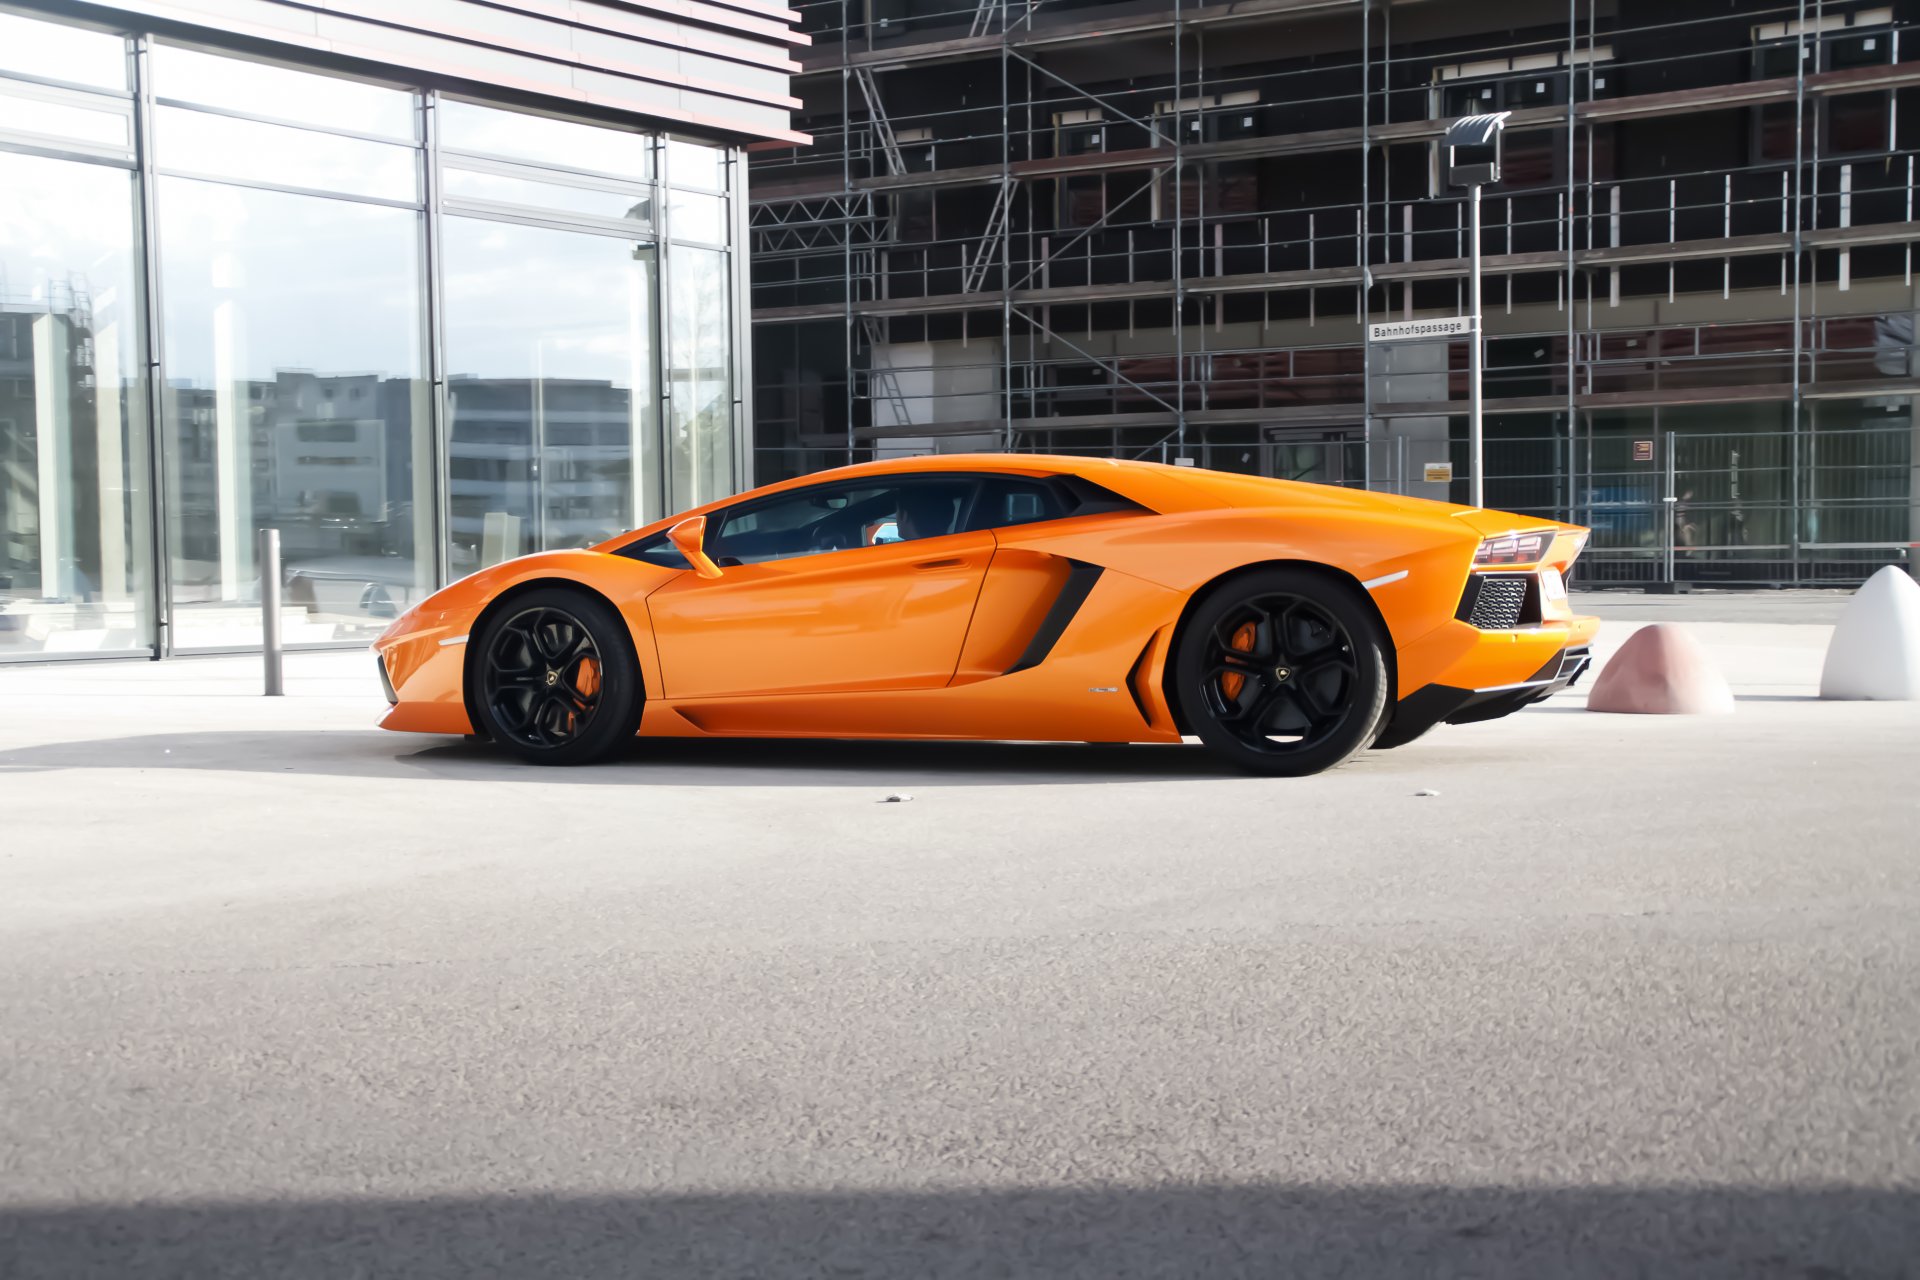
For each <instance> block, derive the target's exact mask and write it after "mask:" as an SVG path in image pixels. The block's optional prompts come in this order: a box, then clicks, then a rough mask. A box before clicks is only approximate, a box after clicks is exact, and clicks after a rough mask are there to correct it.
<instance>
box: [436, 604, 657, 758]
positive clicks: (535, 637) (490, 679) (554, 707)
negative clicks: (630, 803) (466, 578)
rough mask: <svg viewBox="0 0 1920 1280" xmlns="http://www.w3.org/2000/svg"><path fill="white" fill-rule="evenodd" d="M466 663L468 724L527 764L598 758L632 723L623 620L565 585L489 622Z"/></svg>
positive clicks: (635, 670)
mask: <svg viewBox="0 0 1920 1280" xmlns="http://www.w3.org/2000/svg"><path fill="white" fill-rule="evenodd" d="M477 639H478V641H479V643H478V645H477V647H476V648H475V649H474V651H473V653H472V654H471V655H470V657H469V660H468V682H469V690H470V693H471V697H470V705H471V706H472V707H473V710H474V713H475V718H476V720H477V721H478V723H477V724H476V726H475V727H476V728H478V729H480V730H481V731H482V732H484V733H485V734H486V735H487V736H488V737H490V738H492V739H493V740H494V741H495V742H496V743H498V744H500V745H501V746H502V747H505V748H506V749H507V750H508V751H511V752H512V753H513V754H514V755H517V756H519V757H520V758H521V759H523V760H527V761H531V762H532V763H535V764H584V763H587V762H588V761H592V760H598V759H602V758H604V757H605V756H606V755H608V754H609V753H610V752H611V751H613V750H614V748H615V747H617V746H618V745H619V744H620V743H621V742H622V741H623V740H624V739H626V738H629V737H631V736H632V735H633V733H634V730H635V729H636V728H637V727H638V725H639V712H640V701H641V698H640V671H639V663H638V662H637V661H636V660H635V658H634V656H633V649H632V644H631V641H630V640H629V638H628V637H627V634H626V624H625V623H624V622H622V621H621V619H620V618H619V617H618V615H616V614H615V613H614V612H613V611H612V610H611V609H609V608H607V606H606V605H604V604H602V603H601V602H599V601H598V600H595V599H593V598H592V597H591V596H588V595H585V594H584V593H581V592H577V591H572V590H569V589H567V588H563V587H553V588H547V587H543V588H541V589H539V590H537V591H532V592H529V593H527V594H526V595H524V596H520V597H517V598H515V599H513V600H511V601H509V602H508V604H507V605H506V606H505V607H504V608H501V609H499V610H497V611H496V612H495V613H494V615H493V616H492V617H491V618H490V619H488V621H487V623H486V625H485V627H484V628H483V629H482V633H481V635H480V636H479V637H477Z"/></svg>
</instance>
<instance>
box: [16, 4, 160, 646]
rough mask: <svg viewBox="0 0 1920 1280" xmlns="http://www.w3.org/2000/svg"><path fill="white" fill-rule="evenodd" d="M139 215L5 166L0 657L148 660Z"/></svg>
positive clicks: (113, 190) (91, 173)
mask: <svg viewBox="0 0 1920 1280" xmlns="http://www.w3.org/2000/svg"><path fill="white" fill-rule="evenodd" d="M0 36H4V32H0ZM134 208H135V200H134V185H133V175H132V174H131V173H128V172H127V171H126V170H123V169H115V168H108V167H106V166H103V165H91V164H75V163H70V162H67V161H61V160H43V159H40V158H37V157H34V156H23V155H13V154H9V153H5V152H0V657H7V656H12V655H16V654H21V653H41V652H72V651H97V650H127V649H144V648H147V647H149V646H150V644H151V640H152V623H151V614H150V609H151V599H152V593H151V589H150V585H149V583H148V582H147V574H146V563H147V560H146V555H145V553H144V551H143V548H144V546H145V542H146V539H145V538H144V537H143V536H142V531H143V530H144V529H145V527H146V519H147V517H146V504H145V485H144V484H143V482H142V478H143V476H144V473H145V463H144V461H143V458H144V454H143V453H141V452H140V442H141V441H142V439H143V432H142V429H141V418H142V413H143V409H142V404H141V401H140V399H139V386H140V382H139V377H140V352H141V345H142V338H141V333H140V294H139V284H138V280H139V275H138V270H137V267H136V259H135V256H134V253H135V239H134V225H135V223H134Z"/></svg>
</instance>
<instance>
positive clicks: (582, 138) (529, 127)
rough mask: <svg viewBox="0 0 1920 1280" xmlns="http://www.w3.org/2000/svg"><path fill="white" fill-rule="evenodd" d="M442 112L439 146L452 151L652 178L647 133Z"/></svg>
mask: <svg viewBox="0 0 1920 1280" xmlns="http://www.w3.org/2000/svg"><path fill="white" fill-rule="evenodd" d="M438 110H439V113H440V145H441V146H443V147H446V148H448V149H450V150H454V151H472V152H476V153H478V154H481V155H492V156H507V157H510V158H513V159H518V160H529V161H532V162H533V163H535V164H542V165H546V166H547V167H548V168H553V169H588V170H592V171H594V172H597V173H612V174H618V175H620V176H622V177H629V178H636V179H646V178H650V177H652V176H653V149H652V146H651V142H652V139H651V138H649V136H648V135H646V134H644V133H629V132H627V131H626V130H623V129H606V128H602V127H600V126H599V125H592V124H581V123H579V122H577V121H573V120H555V119H553V118H552V117H551V116H536V115H528V114H527V113H526V112H524V111H502V110H500V109H498V108H495V107H481V106H475V105H474V104H473V103H471V102H455V101H452V100H450V99H443V100H442V101H441V103H440V106H439V108H438Z"/></svg>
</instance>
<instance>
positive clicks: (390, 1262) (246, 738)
mask: <svg viewBox="0 0 1920 1280" xmlns="http://www.w3.org/2000/svg"><path fill="white" fill-rule="evenodd" d="M1691 599H1694V600H1695V601H1696V605H1695V607H1696V608H1697V607H1698V604H1697V600H1698V598H1697V597H1693V598H1691ZM1623 600H1624V601H1627V604H1628V605H1629V606H1630V605H1631V604H1633V603H1635V601H1631V600H1627V598H1626V597H1624V596H1621V597H1614V596H1612V595H1611V594H1610V595H1609V596H1608V597H1606V598H1605V599H1604V600H1603V606H1605V607H1603V609H1602V610H1601V611H1602V612H1603V613H1605V614H1607V615H1609V622H1608V625H1607V627H1606V629H1605V631H1604V632H1603V635H1602V649H1603V655H1604V653H1605V652H1609V651H1611V649H1612V648H1613V647H1614V646H1616V645H1617V644H1618V643H1619V641H1620V639H1621V638H1623V637H1624V635H1625V634H1627V633H1628V632H1629V631H1630V630H1631V629H1632V626H1633V625H1634V621H1633V619H1631V618H1621V617H1620V616H1619V615H1618V613H1617V612H1616V610H1615V609H1614V608H1613V607H1612V605H1613V604H1616V603H1619V602H1620V601H1623ZM1727 603H1728V607H1729V608H1732V609H1734V612H1735V614H1736V616H1737V615H1738V614H1739V613H1740V611H1744V610H1746V609H1748V608H1749V607H1751V606H1750V605H1749V604H1748V603H1745V602H1734V601H1729V602H1727ZM1736 606H1737V608H1736ZM1657 607H1658V606H1654V608H1657ZM1763 607H1769V608H1774V609H1776V610H1777V609H1779V608H1781V604H1780V602H1779V601H1777V600H1776V601H1775V602H1774V603H1773V604H1772V605H1770V606H1763ZM1637 612H1641V613H1651V612H1653V609H1643V610H1637ZM1655 616H1662V615H1658V614H1656V615H1655ZM1768 616H1769V617H1780V616H1783V615H1781V614H1779V613H1774V614H1770V615H1768ZM1785 616H1792V615H1791V614H1788V615H1785ZM1688 625H1690V626H1691V627H1692V628H1693V629H1694V631H1695V633H1696V635H1698V636H1699V637H1700V638H1701V639H1702V641H1703V642H1704V643H1705V644H1707V646H1708V647H1709V650H1710V651H1711V652H1712V653H1713V655H1714V656H1715V658H1716V660H1717V661H1718V662H1719V664H1720V665H1721V667H1722V669H1723V670H1724V671H1725V672H1726V673H1727V674H1728V676H1729V678H1730V679H1731V681H1732V682H1733V684H1734V687H1735V691H1736V693H1737V694H1738V696H1739V699H1740V701H1739V705H1738V710H1737V712H1736V713H1735V714H1734V715H1732V716H1728V717H1714V718H1700V719H1691V718H1666V717H1659V718H1649V717H1621V716H1605V715H1599V714H1593V713H1589V712H1586V711H1585V710H1584V709H1583V695H1582V693H1581V691H1579V690H1576V691H1573V692H1572V693H1569V694H1566V695H1561V696H1558V697H1556V698H1554V699H1553V700H1551V701H1550V702H1548V703H1547V704H1545V705H1543V706H1540V707H1537V708H1533V709H1530V710H1528V711H1526V712H1523V713H1521V714H1520V715H1517V716H1514V717H1511V718H1509V719H1507V720H1505V721H1501V722H1497V723H1493V724H1486V725H1473V726H1459V727H1443V728H1442V729H1440V730H1436V731H1435V732H1434V733H1433V734H1431V735H1429V736H1428V737H1427V738H1424V739H1422V740H1421V741H1420V742H1417V743H1415V744H1413V745H1411V746H1408V747H1405V748H1402V749H1400V750H1398V751H1394V752H1384V753H1377V754H1371V755H1367V756H1363V757H1362V758H1360V759H1359V760H1357V761H1356V762H1354V763H1353V764H1352V765H1350V766H1348V767H1346V768H1344V769H1341V770H1339V771H1336V772H1334V773H1331V774H1327V775H1323V776H1320V777H1316V778H1311V779H1302V780H1292V781H1274V780H1255V779H1248V778H1243V777H1236V776H1231V775H1225V774H1222V773H1221V772H1220V771H1219V770H1218V768H1217V767H1216V766H1215V765H1214V764H1213V762H1212V760H1211V758H1210V757H1209V756H1207V755H1206V754H1205V753H1204V751H1202V750H1201V749H1199V748H1197V747H1144V746H1143V747H1085V746H1050V745H1035V744H953V743H946V744H942V743H928V744H860V743H766V742H741V743H727V742H704V743H651V744H649V743H640V744H636V745H635V747H634V749H633V750H632V751H631V752H630V753H629V754H628V755H627V756H625V757H624V758H623V759H621V760H619V761H617V762H614V763H611V764H608V765H605V766H600V767H596V768H591V769H584V770H576V771H567V772H556V771H547V770H538V769H531V768H527V767H523V766H519V765H515V764H512V763H508V762H507V761H505V760H503V759H502V758H500V757H499V756H497V755H495V754H494V753H493V752H491V751H490V750H488V749H486V748H484V747H480V746H474V745H469V744H466V743H463V742H445V741H439V740H434V739H427V738H410V737H403V736H398V735H389V734H384V733H380V732H377V731H375V730H373V729H372V728H371V727H370V726H371V724H372V722H373V720H374V719H375V718H376V717H377V714H378V711H379V695H378V693H377V690H376V689H375V687H374V682H373V680H372V673H371V668H370V665H369V663H368V661H367V658H366V655H365V654H364V653H352V654H311V655H296V656H295V657H293V658H291V659H290V660H289V680H288V691H289V696H288V697H286V698H284V699H277V700H268V699H263V698H260V697H258V696H257V687H258V686H257V671H258V660H257V659H233V658H222V659H196V660H179V661H174V662H169V663H159V664H153V663H140V662H98V663H78V664H61V665H56V666H40V667H33V668H6V669H0V1035H3V1036H4V1046H5V1047H4V1050H3V1051H0V1276H6V1277H9V1280H13V1278H19V1280H27V1278H29V1277H63V1278H64V1277H86V1276H99V1277H131V1276H139V1277H144V1276H180V1277H216V1276H233V1277H269V1276H292V1277H323V1276H324V1277H334V1276H353V1277H375V1276H377V1277H386V1276H395V1277H401V1276H404V1277H442V1276H445V1277H453V1276H460V1277H468V1276H501V1277H525V1276H569V1277H593V1278H598V1277H614V1276H622V1277H624V1276H702V1277H705V1276H788V1275H794V1276H815V1275H819V1276H849V1275H851V1276H887V1277H892V1276H919V1275H935V1276H976V1275H977V1276H1025V1275H1074V1276H1079V1275H1085V1276H1101V1277H1106V1276H1134V1275H1138V1276H1185V1275H1192V1276H1242V1275H1244V1276H1349V1275H1350V1276H1389V1277H1395V1276H1408V1277H1411V1276H1450V1275H1459V1276H1515V1277H1519V1276H1527V1277H1537V1276H1548V1275H1554V1276H1559V1275H1573V1276H1595V1277H1599V1276H1609V1277H1610V1276H1620V1275H1661V1276H1664V1275H1675V1276H1728V1277H1733V1276H1741V1277H1745V1276H1778V1277H1795V1278H1796V1280H1806V1278H1810V1277H1836V1276H1846V1277H1869V1276H1905V1275H1913V1274H1920V930H1917V929H1916V920H1917V919H1920V912H1917V911H1916V908H1917V907H1920V839H1916V837H1915V834H1914V832H1915V830H1916V828H1917V827H1920V789H1917V788H1916V786H1915V782H1916V766H1920V714H1916V708H1915V707H1914V706H1913V705H1910V704H1909V705H1899V704H1894V705H1888V704H1832V703H1822V702H1819V701H1817V700H1815V699H1814V698H1813V697H1812V694H1813V692H1814V685H1815V683H1816V681H1817V677H1818V672H1819V664H1820V660H1821V656H1822V653H1823V650H1824V645H1825V641H1826V637H1827V634H1828V631H1827V627H1826V626H1824V625H1822V624H1820V623H1817V622H1807V621H1714V620H1712V619H1711V618H1708V619H1706V620H1697V621H1690V622H1689V623H1688ZM890 796H898V797H901V798H900V799H897V800H893V801H889V800H888V797H890ZM908 797H910V798H908Z"/></svg>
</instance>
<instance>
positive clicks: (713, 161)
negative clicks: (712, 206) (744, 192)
mask: <svg viewBox="0 0 1920 1280" xmlns="http://www.w3.org/2000/svg"><path fill="white" fill-rule="evenodd" d="M667 181H669V182H671V183H672V184H673V185H674V186H676V187H705V188H706V189H707V190H709V191H725V190H726V189H727V153H726V152H725V151H723V150H721V149H720V148H719V147H708V146H703V145H701V144H700V143H698V142H688V141H686V140H684V139H682V138H668V139H667Z"/></svg>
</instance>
